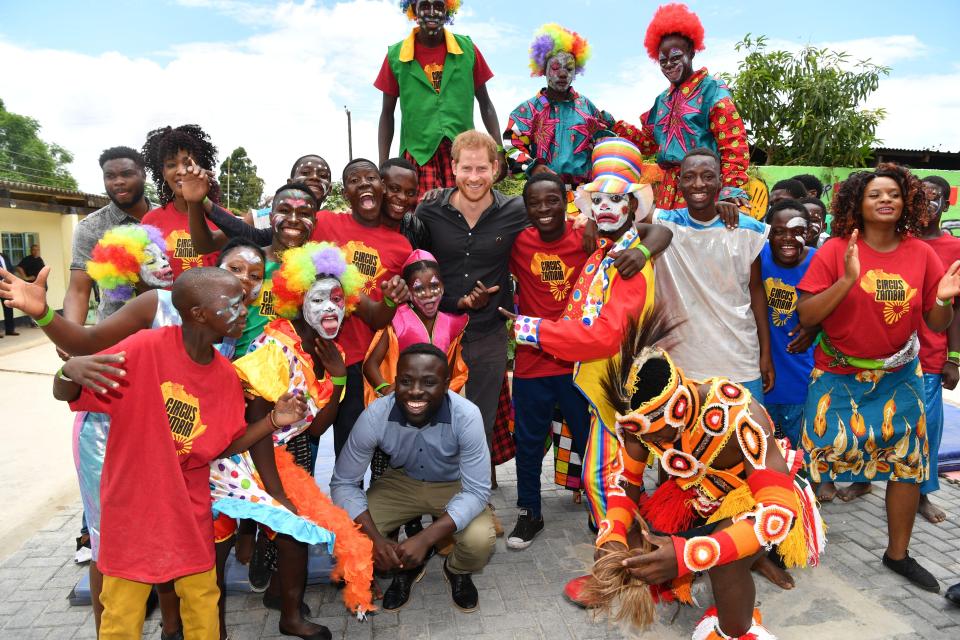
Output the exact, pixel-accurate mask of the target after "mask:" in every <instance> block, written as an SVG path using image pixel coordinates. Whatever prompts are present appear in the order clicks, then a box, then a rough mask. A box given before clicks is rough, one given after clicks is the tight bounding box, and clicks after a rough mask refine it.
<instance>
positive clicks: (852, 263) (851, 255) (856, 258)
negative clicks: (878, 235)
mask: <svg viewBox="0 0 960 640" xmlns="http://www.w3.org/2000/svg"><path fill="white" fill-rule="evenodd" d="M859 237H860V230H859V229H854V230H853V233H851V234H850V241H849V242H847V252H846V253H844V254H843V277H844V278H847V279H848V280H850V281H851V282H854V283H855V282H856V281H857V280H859V279H860V250H859V249H858V248H857V238H859Z"/></svg>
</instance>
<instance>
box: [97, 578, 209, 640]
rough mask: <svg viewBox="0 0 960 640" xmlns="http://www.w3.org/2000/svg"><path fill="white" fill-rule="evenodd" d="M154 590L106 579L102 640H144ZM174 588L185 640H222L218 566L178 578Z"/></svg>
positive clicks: (147, 585) (139, 583) (103, 593)
mask: <svg viewBox="0 0 960 640" xmlns="http://www.w3.org/2000/svg"><path fill="white" fill-rule="evenodd" d="M152 588H153V585H151V584H144V583H143V582H134V581H133V580H126V579H124V578H117V577H114V576H106V575H105V576H103V591H102V592H101V593H100V602H101V603H102V604H103V618H102V619H101V621H100V640H140V637H141V636H142V635H143V618H144V616H145V615H146V611H147V597H148V596H149V595H150V589H152ZM173 588H174V590H175V591H176V592H177V595H178V596H179V597H180V620H181V622H182V624H183V637H184V640H220V615H219V612H218V610H217V601H218V600H219V599H220V589H219V588H217V570H216V567H214V568H212V569H210V570H209V571H204V572H203V573H195V574H193V575H189V576H183V577H182V578H177V579H176V580H174V581H173Z"/></svg>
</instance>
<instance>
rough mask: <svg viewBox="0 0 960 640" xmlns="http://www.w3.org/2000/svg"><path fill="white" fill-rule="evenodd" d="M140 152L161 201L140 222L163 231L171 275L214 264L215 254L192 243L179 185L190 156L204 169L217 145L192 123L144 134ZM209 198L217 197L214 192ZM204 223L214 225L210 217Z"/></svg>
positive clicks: (214, 161) (212, 162)
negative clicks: (145, 137)
mask: <svg viewBox="0 0 960 640" xmlns="http://www.w3.org/2000/svg"><path fill="white" fill-rule="evenodd" d="M142 153H143V159H144V161H145V162H146V165H147V168H148V169H150V175H151V176H153V183H154V184H155V185H156V187H157V193H158V194H159V196H160V204H161V205H162V206H161V207H160V208H159V209H154V210H153V211H150V212H149V213H147V215H145V216H143V223H144V224H150V225H153V226H155V227H159V228H160V230H161V231H162V232H163V237H164V239H165V240H166V243H167V257H168V258H169V259H170V266H171V267H172V268H173V274H174V277H176V276H179V275H180V274H181V273H183V272H184V271H186V270H187V269H191V268H193V267H199V266H205V267H212V266H215V265H216V254H213V253H208V254H205V255H204V254H201V253H198V252H197V250H196V248H195V247H194V246H193V240H192V239H191V238H190V223H189V218H188V216H187V201H186V200H184V198H183V185H182V182H183V176H184V174H186V172H187V170H188V168H189V167H190V161H191V160H192V161H193V162H195V163H196V164H198V165H199V166H200V167H201V168H203V169H206V170H207V171H212V170H213V167H214V166H216V164H217V148H216V147H215V146H213V143H212V142H210V136H209V135H207V133H206V132H205V131H204V130H203V129H201V128H200V126H199V125H195V124H184V125H180V126H179V127H176V128H174V127H169V126H167V127H162V128H160V129H154V130H153V131H151V132H150V133H148V134H147V141H146V142H144V144H143V151H142ZM210 198H211V200H217V199H218V198H217V194H212V195H211V196H210ZM207 226H208V227H210V229H216V227H215V226H214V225H213V224H212V223H210V222H209V221H208V222H207Z"/></svg>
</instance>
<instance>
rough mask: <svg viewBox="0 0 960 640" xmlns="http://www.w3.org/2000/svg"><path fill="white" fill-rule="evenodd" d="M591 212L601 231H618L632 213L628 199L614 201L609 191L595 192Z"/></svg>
mask: <svg viewBox="0 0 960 640" xmlns="http://www.w3.org/2000/svg"><path fill="white" fill-rule="evenodd" d="M591 212H592V214H593V219H594V220H595V221H596V223H597V228H598V229H599V230H600V231H607V232H609V231H616V230H617V229H619V228H620V227H621V226H622V225H623V223H624V221H625V220H626V219H627V217H628V216H629V215H630V204H629V201H627V200H624V201H622V202H614V201H613V199H612V197H611V195H610V194H607V193H595V194H593V207H592V208H591Z"/></svg>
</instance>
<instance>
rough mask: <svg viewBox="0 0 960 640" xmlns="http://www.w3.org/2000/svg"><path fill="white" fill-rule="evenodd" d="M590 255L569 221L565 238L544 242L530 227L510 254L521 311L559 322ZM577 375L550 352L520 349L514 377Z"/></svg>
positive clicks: (522, 234) (524, 231)
mask: <svg viewBox="0 0 960 640" xmlns="http://www.w3.org/2000/svg"><path fill="white" fill-rule="evenodd" d="M589 257H590V256H589V255H588V254H587V253H586V252H585V251H584V250H583V230H582V229H574V228H573V222H572V221H568V222H567V229H566V231H565V232H564V234H563V236H561V238H560V239H559V240H556V241H555V242H549V243H548V242H544V241H543V240H541V239H540V232H539V231H537V230H536V228H534V227H528V228H526V229H524V230H523V231H522V232H520V235H518V236H517V239H516V240H515V241H514V243H513V251H512V252H511V253H510V273H512V274H513V276H514V277H515V278H516V279H517V282H518V284H519V292H518V293H519V304H518V306H519V310H520V313H521V314H523V315H525V316H533V317H536V318H544V319H546V320H559V319H560V317H561V316H562V315H563V312H564V310H565V309H566V307H567V298H568V297H569V296H570V291H571V290H572V289H573V283H574V281H575V280H576V278H577V276H578V275H580V270H581V269H582V268H583V265H584V264H585V263H586V261H587V259H588V258H589ZM571 372H573V363H572V362H567V361H566V360H560V359H558V358H556V357H554V356H552V355H550V354H549V353H547V352H546V351H541V350H540V349H532V348H529V347H523V346H521V347H520V348H518V349H517V351H516V355H515V360H514V367H513V375H514V377H517V378H541V377H545V376H560V375H565V374H569V373H571Z"/></svg>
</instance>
